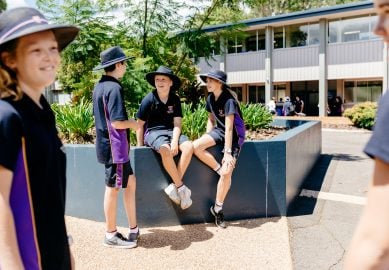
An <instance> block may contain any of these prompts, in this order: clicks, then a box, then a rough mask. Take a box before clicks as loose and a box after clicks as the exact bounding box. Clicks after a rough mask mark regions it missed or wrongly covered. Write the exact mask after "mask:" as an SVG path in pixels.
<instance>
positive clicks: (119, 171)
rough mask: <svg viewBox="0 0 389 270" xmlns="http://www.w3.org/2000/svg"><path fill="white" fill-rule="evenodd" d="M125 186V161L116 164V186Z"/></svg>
mask: <svg viewBox="0 0 389 270" xmlns="http://www.w3.org/2000/svg"><path fill="white" fill-rule="evenodd" d="M122 186H123V163H119V164H116V183H115V187H116V188H122Z"/></svg>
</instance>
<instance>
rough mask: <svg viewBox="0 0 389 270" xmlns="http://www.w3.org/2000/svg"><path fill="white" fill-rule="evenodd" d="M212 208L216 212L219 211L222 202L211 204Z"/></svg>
mask: <svg viewBox="0 0 389 270" xmlns="http://www.w3.org/2000/svg"><path fill="white" fill-rule="evenodd" d="M213 209H214V210H215V212H216V213H219V212H220V210H222V209H223V203H221V202H218V201H217V202H216V203H215V205H214V206H213Z"/></svg>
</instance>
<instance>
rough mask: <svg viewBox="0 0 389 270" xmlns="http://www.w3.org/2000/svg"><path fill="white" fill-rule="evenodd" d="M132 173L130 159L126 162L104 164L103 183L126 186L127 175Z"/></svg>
mask: <svg viewBox="0 0 389 270" xmlns="http://www.w3.org/2000/svg"><path fill="white" fill-rule="evenodd" d="M133 174H134V172H133V170H132V167H131V163H130V161H127V162H126V163H118V164H106V165H105V184H106V186H107V187H113V188H126V187H127V184H128V177H129V176H130V175H133Z"/></svg>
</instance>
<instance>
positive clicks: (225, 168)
mask: <svg viewBox="0 0 389 270" xmlns="http://www.w3.org/2000/svg"><path fill="white" fill-rule="evenodd" d="M233 171H234V167H233V166H231V165H227V163H223V165H222V168H221V170H220V173H221V175H220V178H219V182H218V183H217V191H216V201H218V202H221V203H223V202H224V200H225V198H226V196H227V193H228V191H229V190H230V187H231V178H232V172H233Z"/></svg>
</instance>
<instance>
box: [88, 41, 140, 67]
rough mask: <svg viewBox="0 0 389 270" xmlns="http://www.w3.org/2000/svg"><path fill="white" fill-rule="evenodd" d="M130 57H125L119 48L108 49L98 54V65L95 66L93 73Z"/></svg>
mask: <svg viewBox="0 0 389 270" xmlns="http://www.w3.org/2000/svg"><path fill="white" fill-rule="evenodd" d="M130 58H132V57H130V56H126V55H125V54H124V52H123V49H122V48H120V47H119V46H115V47H111V48H108V49H106V50H104V51H102V52H101V53H100V60H101V63H100V65H98V66H96V67H95V68H94V69H93V71H96V70H100V69H103V68H106V67H109V66H112V65H114V64H116V63H119V62H123V61H126V60H128V59H130Z"/></svg>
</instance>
